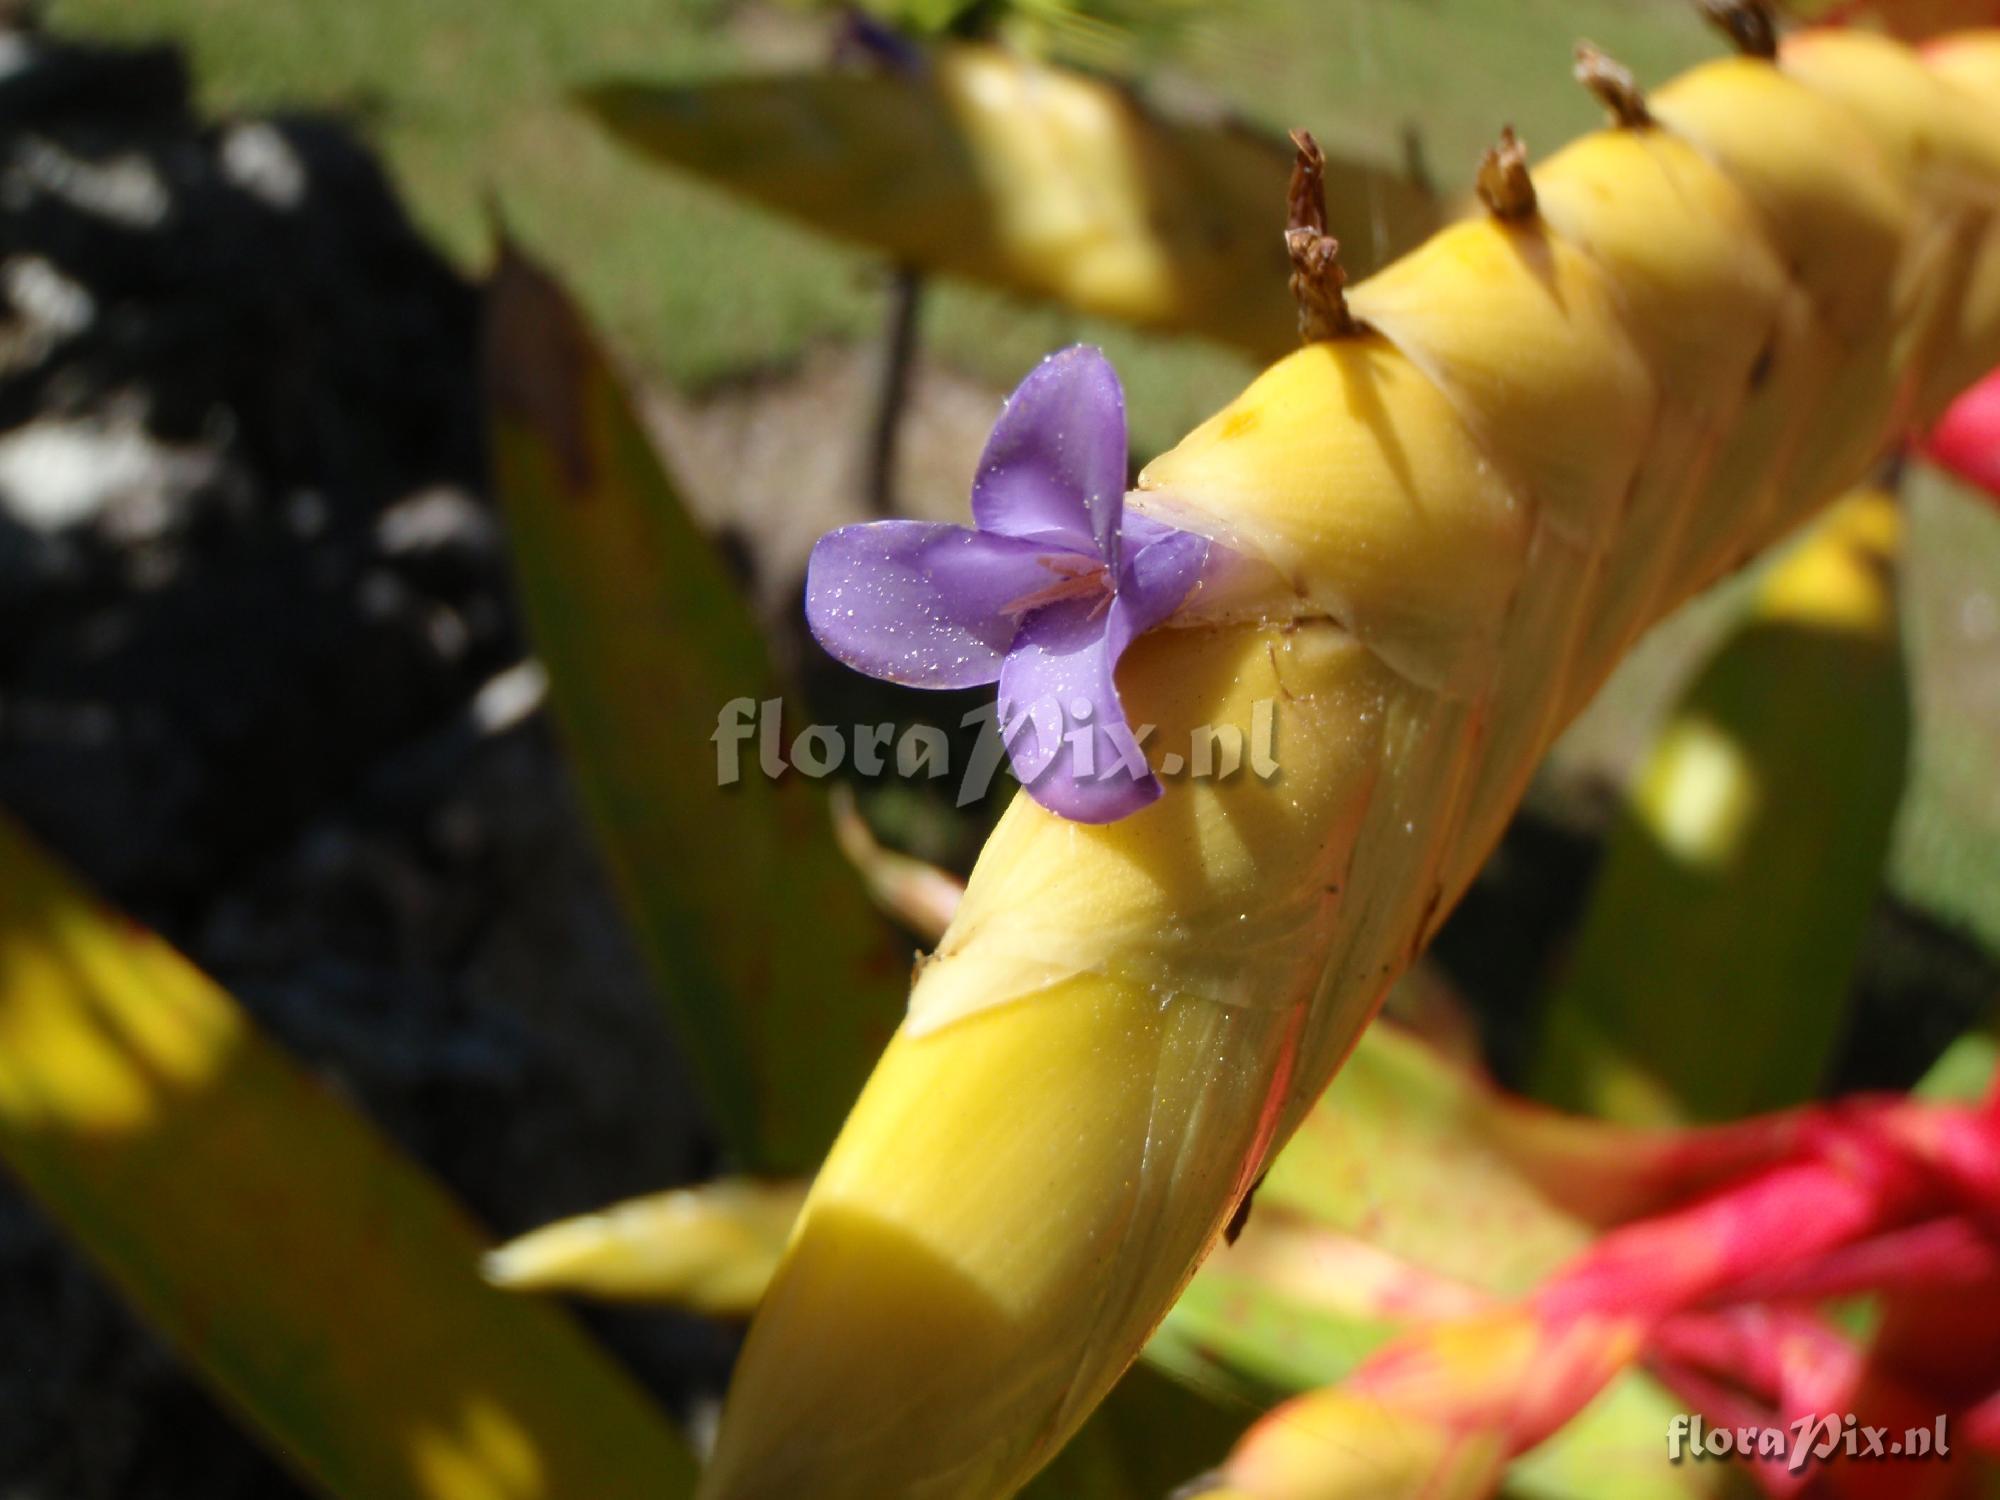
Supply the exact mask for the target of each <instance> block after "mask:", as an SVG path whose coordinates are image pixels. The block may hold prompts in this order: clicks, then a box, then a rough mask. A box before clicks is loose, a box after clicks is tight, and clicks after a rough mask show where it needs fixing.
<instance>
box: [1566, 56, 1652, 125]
mask: <svg viewBox="0 0 2000 1500" xmlns="http://www.w3.org/2000/svg"><path fill="white" fill-rule="evenodd" d="M1576 81H1577V82H1578V83H1580V84H1582V85H1583V86H1584V87H1585V88H1587V89H1589V90H1590V91H1591V93H1593V94H1595V95H1597V97H1598V100H1599V101H1600V102H1601V103H1602V104H1603V105H1604V107H1605V108H1606V109H1608V110H1610V111H1611V118H1612V119H1613V120H1615V121H1617V122H1618V123H1619V124H1620V125H1622V126H1624V127H1626V128H1627V129H1628V130H1636V129H1638V128H1639V127H1640V126H1642V125H1650V124H1652V123H1653V117H1652V115H1651V114H1650V113H1649V112H1648V111H1647V109H1646V96H1645V95H1644V94H1643V93H1641V92H1640V91H1639V80H1638V79H1636V78H1634V77H1633V76H1632V70H1631V69H1630V68H1628V67H1626V66H1625V65H1624V64H1623V63H1621V62H1618V61H1617V60H1615V59H1614V58H1611V57H1608V56H1606V55H1605V54H1604V53H1603V52H1602V51H1600V50H1599V49H1598V48H1596V47H1594V46H1592V45H1591V44H1590V43H1589V42H1578V43H1577V44H1576Z"/></svg>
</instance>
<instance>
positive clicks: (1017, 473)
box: [972, 344, 1125, 571]
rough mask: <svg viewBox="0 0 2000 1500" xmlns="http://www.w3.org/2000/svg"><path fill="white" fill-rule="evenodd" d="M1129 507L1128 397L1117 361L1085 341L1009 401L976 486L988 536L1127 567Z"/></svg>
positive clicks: (975, 508)
mask: <svg viewBox="0 0 2000 1500" xmlns="http://www.w3.org/2000/svg"><path fill="white" fill-rule="evenodd" d="M1124 509H1125V392H1124V390H1123V388H1122V387H1121V386H1120V385H1119V384H1118V373H1117V371H1115V370H1113V369H1112V368H1111V361H1109V360H1108V359H1106V358H1105V357H1104V355H1103V354H1102V353H1101V352H1099V351H1098V350H1096V349H1093V348H1090V347H1089V346H1088V345H1084V344H1079V345H1077V346H1076V347H1075V348H1072V349H1065V350H1063V351H1062V352H1061V353H1060V354H1052V355H1050V356H1049V357H1048V358H1047V359H1045V360H1043V361H1042V362H1041V363H1040V364H1039V365H1037V366H1035V368H1034V369H1033V370H1031V371H1030V372H1029V373H1028V378H1027V379H1025V380H1023V381H1022V382H1021V383H1020V385H1019V386H1017V387H1016V388H1015V390H1014V394H1013V395H1012V396H1010V397H1008V398H1007V406H1006V408H1005V410H1003V411H1002V412H1001V413H1000V420H999V421H998V422H996V423H995V424H994V426H993V434H992V436H991V437H989V438H988V439H987V440H986V451H985V452H984V453H983V454H981V455H980V459H979V470H978V474H977V476H976V477H975V478H974V479H973V481H972V518H973V520H974V521H976V522H977V523H978V525H979V527H980V529H981V530H983V531H994V532H998V533H1000V534H1001V535H1002V536H1018V537H1038V538H1042V539H1044V540H1049V541H1059V542H1061V543H1062V544H1063V545H1064V546H1067V547H1070V548H1073V549H1075V550H1077V551H1086V552H1092V553H1095V554H1096V555H1097V556H1099V557H1102V558H1103V559H1104V560H1105V561H1107V562H1109V563H1110V564H1111V566H1112V568H1113V570H1114V571H1115V570H1116V568H1117V567H1118V561H1119V559H1118V532H1119V522H1120V520H1121V518H1122V515H1123V512H1124Z"/></svg>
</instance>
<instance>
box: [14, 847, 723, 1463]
mask: <svg viewBox="0 0 2000 1500" xmlns="http://www.w3.org/2000/svg"><path fill="white" fill-rule="evenodd" d="M0 1156H4V1158H5V1160H6V1162H7V1164H8V1166H9V1167H11V1168H12V1169H13V1171H14V1172H15V1173H16V1174H18V1175H19V1177H20V1178H21V1180H22V1181H23V1182H24V1183H25V1184H26V1185H27V1186H28V1188H29V1189H30V1190H31V1191H32V1192H33V1193H34V1194H35V1196H36V1197H38V1198H39V1199H40V1200H41V1201H42V1203H43V1204H44V1205H45V1206H46V1207H47V1208H48V1210H49V1211H50V1213H51V1214H53V1215H54V1217H55V1218H56V1219H57V1220H58V1221H59V1222H60V1223H61V1224H62V1225H63V1227H64V1228H65V1229H66V1230H67V1231H68V1232H69V1233H70V1234H71V1235H72V1236H73V1237H74V1238H75V1239H76V1240H77V1241H78V1243H80V1244H81V1245H82V1246H83V1247H84V1249H85V1250H87V1251H88V1252H89V1254H90V1255H91V1256H92V1257H93V1258H94V1259H95V1260H96V1261H97V1263H98V1264H99V1265H100V1266H102V1267H103V1268H104V1270H105V1271H106V1273H107V1274H109V1276H110V1277H111V1279H112V1280H113V1281H114V1282H115V1283H116V1284H117V1285H118V1287H119V1289H120V1290H121V1291H122V1292H123V1293H124V1294H125V1296H126V1297H127V1298H128V1299H129V1300H130V1301H131V1302H132V1303H133V1304H134V1306H136V1307H137V1308H138V1310H139V1311H140V1312H141V1313H142V1314H143V1315H144V1316H145V1317H146V1318H147V1319H148V1320H149V1321H150V1322H151V1323H152V1324H153V1325H154V1326H155V1327H157V1328H159V1329H160V1330H161V1331H162V1332H164V1333H165V1334H166V1335H167V1337H168V1338H169V1339H170V1340H172V1342H173V1343H174V1344H175V1346H176V1347H177V1348H178V1349H179V1350H180V1352H181V1353H182V1355H183V1356H184V1357H185V1358H187V1359H188V1360H189V1361H190V1362H191V1363H192V1364H193V1365H194V1366H196V1367H197V1368H198V1369H199V1370H200V1371H201V1372H202V1374H203V1375H204V1376H205V1377H206V1378H207V1379H208V1380H209V1381H210V1382H211V1383H212V1384H214V1385H215V1386H216V1387H217V1388H218V1389H219V1390H220V1391H221V1392H222V1394H223V1396H224V1397H225V1398H226V1399H227V1400H228V1401H229V1403H230V1404H231V1405H233V1406H234V1407H236V1408H237V1409H238V1410H239V1411H240V1412H242V1413H243V1414H244V1416H245V1417H247V1418H248V1419H249V1421H250V1422H251V1423H252V1424H253V1425H254V1426H255V1427H256V1428H257V1429H258V1430H259V1431H261V1432H262V1434H263V1435H264V1436H265V1438H266V1439H268V1440H269V1442H270V1443H271V1444H272V1445H273V1447H275V1448H276V1449H278V1450H279V1451H280V1452H281V1453H282V1454H283V1456H284V1457H285V1458H286V1459H287V1460H288V1461H289V1462H290V1463H292V1464H293V1465H294V1466H295V1467H296V1468H297V1469H298V1470H299V1471H300V1472H301V1473H302V1474H304V1475H305V1476H307V1477H308V1478H309V1479H310V1480H312V1481H313V1482H314V1483H315V1484H316V1485H318V1486H319V1487H320V1488H321V1489H323V1490H324V1491H326V1492H327V1493H329V1494H332V1495H337V1496H342V1497H348V1500H558V1497H560V1500H571V1497H575V1496H591V1497H593V1500H621V1497H629V1500H660V1497H671V1496H675V1495H684V1494H687V1493H688V1492H689V1491H690V1490H691V1489H692V1487H693V1466H692V1463H691V1462H690V1460H689V1458H688V1456H687V1453H686V1451H685V1450H684V1449H683V1448H682V1446H681V1445H680V1443H679V1441H678V1439H677V1438H676V1436H675V1434H674V1432H673V1430H672V1428H671V1427H670V1426H669V1425H668V1424H667V1422H666V1421H665V1419H664V1418H663V1417H662V1415H661V1414H660V1413H659V1412H658V1411H657V1410H656V1409H655V1408H654V1407H653V1406H652V1405H651V1404H650V1403H649V1402H648V1401H647V1400H646V1398H645V1397H644V1395H643V1394H641V1392H640V1391H639V1390H638V1389H637V1388H636V1387H635V1386H634V1385H633V1384H632V1383H631V1381H630V1380H629V1378H628V1377H626V1376H625V1375H624V1374H623V1373H622V1372H621V1371H620V1370H619V1369H618V1368H617V1367H616V1366H615V1365H613V1364H612V1363H611V1362H610V1361H609V1360H608V1359H606V1358H605V1357H604V1356H603V1355H602V1354H600V1353H599V1352H598V1351H597V1350H596V1349H595V1348H594V1347H593V1346H592V1345H591V1344H590V1343H589V1341H588V1340H586V1339H585V1338H584V1336H583V1335H582V1334H581V1333H580V1332H579V1331H578V1330H577V1328H576V1326H575V1325H574V1324H573V1323H571V1322H570V1321H569V1320H568V1319H567V1318H566V1317H565V1316H563V1315H562V1314H561V1313H560V1312H558V1311H557V1310H555V1309H554V1308H551V1307H546V1306H541V1305H538V1304H536V1303H534V1302H530V1301H526V1300H524V1299H520V1298H515V1297H509V1296H508V1295H507V1294H506V1293H504V1292H500V1291H497V1290H495V1289H493V1288H491V1287H488V1286H486V1285H485V1284H484V1283H483V1282H481V1281H480V1279H479V1277H478V1274H477V1263H478V1259H479V1255H480V1252H481V1251H482V1249H483V1248H484V1244H483V1241H482V1238H481V1236H480V1234H479V1232H478V1231H477V1229H475V1228H474V1227H473V1225H472V1224H471V1222H470V1221H469V1220H468V1219H467V1218H466V1216H465V1214H464V1213H463V1212H462V1211H461V1210H460V1209H459V1207H458V1206H457V1205H456V1204H455V1203H453V1202H452V1200H451V1199H450V1198H449V1197H448V1196H447V1195H446V1194H445V1193H444V1192H443V1191H442V1190H440V1189H439V1187H438V1186H437V1185H436V1184H435V1183H433V1182H432V1181H431V1180H430V1179H429V1178H428V1177H427V1176H426V1175H425V1174H424V1173H423V1172H422V1171H421V1170H419V1169H418V1168H417V1167H416V1166H414V1165H413V1164H412V1163H410V1162H409V1161H407V1160H405V1159H404V1158H403V1157H402V1156H400V1155H399V1154H398V1153H397V1152H396V1151H395V1149H394V1148H393V1147H391V1146H390V1145H389V1144H388V1143H387V1142H386V1141H385V1140H383V1139H382V1137H381V1136H380V1135H378V1134H377V1133H376V1132H375V1131H374V1130H373V1129H372V1128H371V1127H370V1126H369V1125H368V1124H367V1123H366V1122H365V1121H364V1120H362V1119H360V1118H359V1117H357V1116H356V1115H355V1114H354V1113H353V1112H352V1111H351V1110H350V1109H348V1108H347V1107H346V1106H345V1105H343V1104H342V1103H340V1101H339V1100H338V1099H336V1098H335V1097H334V1096H333V1095H332V1094H331V1093H329V1092H327V1091H326V1090H325V1089H323V1088H321V1087H320V1086H318V1085H317V1084H316V1083H315V1082H314V1081H313V1080H312V1079H311V1078H310V1077H308V1076H306V1075H305V1074H304V1073H303V1072H301V1071H300V1069H299V1068H298V1067H297V1065H296V1064H294V1063H293V1062H292V1061H291V1060H290V1059H288V1058H287V1057H285V1056H284V1055H283V1054H282V1053H281V1052H279V1051H278V1050H277V1049H276V1048H275V1047H273V1046H272V1045H271V1044H270V1043H269V1042H267V1041H266V1040H264V1039H263V1038H262V1037H261V1036H260V1035H259V1034H258V1033H257V1031H256V1029H255V1028H254V1027H253V1026H252V1024H251V1023H250V1021H249V1020H248V1018H246V1017H245V1016H244V1014H243V1012H242V1011H240V1010H239V1009H238V1008H237V1007H236V1005H235V1004H234V1003H233V1002H232V1001H231V1000H230V999H229V997H228V996H227V995H225V994H224V993H223V992H222V991H221V990H219V989H218V988H216V986H215V985H214V984H212V983H211V982H210V981H209V980H207V979H206V978H204V977H203V976H202V975H201V974H200V973H198V972H197V971H196V970H195V969H194V968H192V967H191V966H190V965H189V964H188V963H187V962H186V960H184V959H183V958H181V957H180V956H179V955H178V954H176V953H174V952H173V951H172V950H171V949H169V948H168V947H167V946H166V944H164V943H162V942H161V941H160V940H159V939H158V938H156V937H154V936H152V935H151V934H149V933H146V932H144V931H142V930H140V929H139V928H137V927H135V926H133V925H132V924H131V923H130V922H128V921H126V920H124V919H123V918H121V917H119V916H117V915H115V914H113V913H111V912H108V911H106V910H104V909H103V908H101V907H100V906H98V905H97V903H96V902H95V901H93V900H92V899H90V898H89V897H87V896H85V895H84V894H83V893H81V892H80V891H79V890H78V889H77V888H76V887H75V886H74V885H73V884H71V883H70V881H69V880H67V879H66V878H65V877H64V876H63V875H62V874H60V873H59V872H58V871H57V870H56V869H55V868H54V867H53V866H52V865H51V864H50V863H49V862H48V861H47V860H46V859H45V857H44V856H43V855H41V854H40V853H39V852H38V851H37V850H36V849H35V848H34V847H33V846H32V845H31V844H30V842H29V841H28V839H27V838H26V836H25V835H23V834H22V833H20V832H19V831H18V830H17V829H16V828H15V827H14V825H13V824H12V823H11V822H9V821H7V820H6V819H5V818H0Z"/></svg>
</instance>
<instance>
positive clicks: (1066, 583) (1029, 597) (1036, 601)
mask: <svg viewBox="0 0 2000 1500" xmlns="http://www.w3.org/2000/svg"><path fill="white" fill-rule="evenodd" d="M1035 561H1036V562H1038V563H1040V564H1041V565H1042V566H1043V567H1045V568H1047V569H1048V570H1049V571H1050V572H1051V573H1053V574H1055V575H1056V581H1055V582H1054V583H1051V584H1049V585H1047V586H1046V587H1044V588H1039V589H1035V590H1033V591H1032V592H1030V593H1026V594H1023V595H1021V597H1020V598H1018V599H1016V600H1014V601H1013V602H1011V603H1009V604H1003V605H1001V606H1000V613H1001V614H1003V615H1012V616H1014V617H1015V618H1017V619H1018V618H1019V617H1020V616H1022V615H1025V614H1026V613H1028V611H1029V610H1031V609H1040V608H1041V607H1042V606H1043V605H1045V604H1060V603H1061V602H1062V601H1063V600H1065V599H1090V598H1095V599H1096V600H1097V607H1096V608H1094V609H1093V610H1091V612H1090V617H1091V618H1092V619H1093V620H1094V619H1096V618H1097V617H1098V616H1099V615H1101V614H1103V613H1104V611H1105V610H1107V609H1109V608H1110V607H1111V570H1110V569H1109V568H1107V567H1105V565H1104V564H1103V563H1102V562H1100V561H1099V560H1098V559H1096V558H1094V557H1081V556H1078V555H1077V554H1075V553H1060V552H1059V553H1053V554H1051V555H1049V556H1047V557H1038V558H1036V559H1035Z"/></svg>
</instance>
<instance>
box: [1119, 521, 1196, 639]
mask: <svg viewBox="0 0 2000 1500" xmlns="http://www.w3.org/2000/svg"><path fill="white" fill-rule="evenodd" d="M1133 519H1134V520H1137V519H1138V518H1137V517H1134V518H1133ZM1135 529H1136V528H1135V527H1133V526H1132V525H1130V524H1128V525H1127V526H1126V528H1125V545H1126V551H1127V556H1128V557H1129V559H1130V560H1129V561H1128V562H1127V563H1126V564H1125V570H1124V573H1123V574H1122V576H1121V577H1120V578H1119V580H1118V602H1119V603H1120V604H1121V605H1122V606H1123V607H1124V609H1125V619H1126V623H1127V625H1128V627H1129V628H1130V629H1131V632H1132V634H1133V635H1134V636H1135V637H1136V636H1141V635H1144V634H1145V633H1146V632H1147V631H1149V630H1151V629H1152V628H1153V627H1154V626H1155V625H1158V624H1160V623H1161V622H1162V621H1164V620H1166V619H1167V617H1168V616H1170V615H1172V614H1173V612H1174V611H1175V610H1177V609H1179V608H1180V607H1181V605H1182V604H1183V603H1184V602H1186V600H1187V596H1188V595H1189V594H1191V593H1192V592H1194V586H1195V585H1196V584H1197V583H1199V582H1200V581H1201V575H1202V570H1203V568H1205V567H1206V566H1207V565H1208V560H1209V558H1210V556H1211V555H1212V549H1213V545H1214V544H1213V543H1211V542H1210V541H1209V540H1208V538H1207V537H1202V536H1196V535H1195V534H1194V533H1193V532H1191V531H1175V530H1173V529H1171V528H1161V531H1162V533H1163V534H1161V535H1159V537H1158V539H1157V540H1152V541H1147V542H1146V543H1145V544H1144V545H1142V546H1134V545H1133V544H1134V543H1135V542H1136V541H1137V540H1138V538H1137V537H1136V536H1134V534H1133V533H1134V531H1135Z"/></svg>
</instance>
